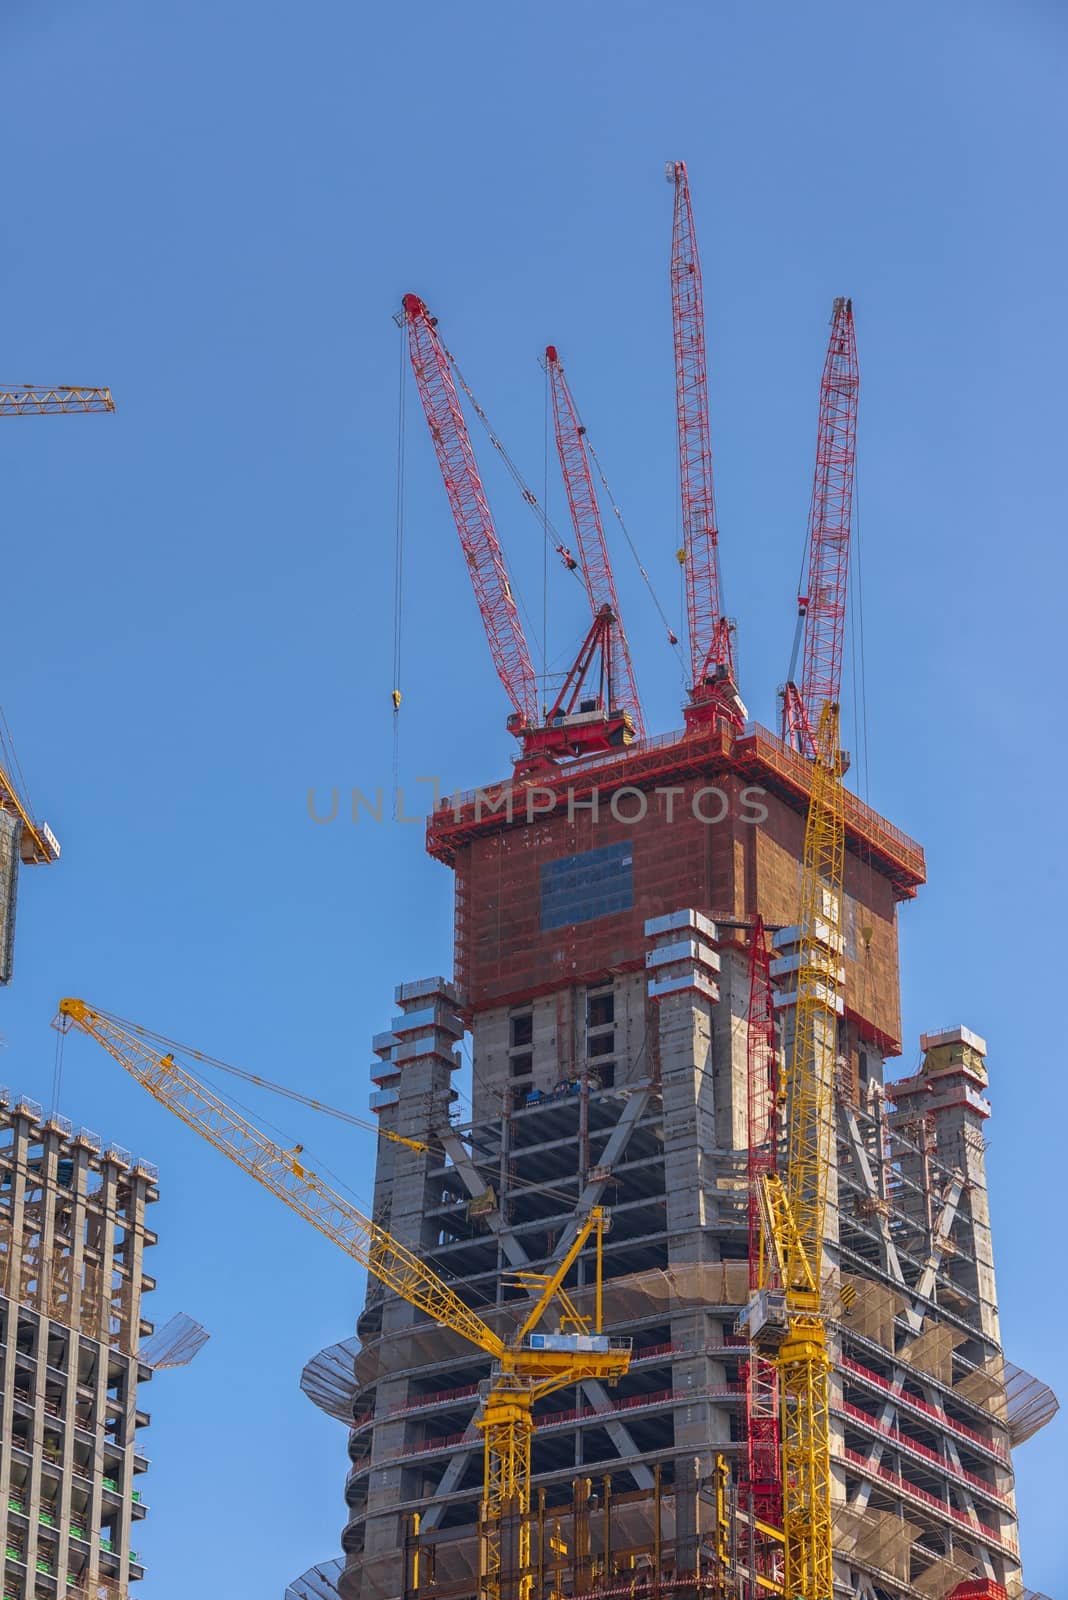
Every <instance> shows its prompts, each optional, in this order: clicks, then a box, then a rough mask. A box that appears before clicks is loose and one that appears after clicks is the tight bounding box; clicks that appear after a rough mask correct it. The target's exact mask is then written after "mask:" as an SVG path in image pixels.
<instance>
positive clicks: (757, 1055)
mask: <svg viewBox="0 0 1068 1600" xmlns="http://www.w3.org/2000/svg"><path fill="white" fill-rule="evenodd" d="M746 1065H747V1083H748V1157H747V1176H748V1185H749V1289H750V1293H751V1294H754V1293H756V1292H757V1291H758V1290H760V1289H768V1288H775V1287H776V1286H777V1285H776V1284H775V1282H774V1281H771V1280H772V1277H773V1275H772V1272H771V1267H770V1262H771V1260H772V1259H773V1258H772V1256H771V1252H770V1251H769V1250H768V1249H767V1247H766V1241H765V1239H764V1235H763V1229H762V1225H761V1211H760V1193H761V1190H762V1188H763V1179H764V1175H765V1173H774V1172H775V1171H776V1170H777V1167H778V1094H779V1070H778V1046H777V1042H776V1034H775V1000H774V995H773V992H772V986H771V951H770V947H769V945H768V938H767V931H766V929H765V927H764V919H763V917H761V916H760V915H759V914H758V915H757V916H756V918H755V920H754V923H753V933H752V944H751V947H750V957H749V1017H748V1028H747V1042H746ZM745 1379H746V1458H745V1465H744V1469H743V1481H744V1488H743V1496H744V1498H745V1499H746V1500H748V1502H749V1504H748V1506H747V1509H748V1511H749V1523H748V1533H749V1541H748V1542H749V1551H748V1557H749V1560H748V1565H749V1568H750V1571H751V1573H752V1574H753V1575H754V1577H756V1576H757V1575H760V1576H762V1577H765V1578H772V1577H774V1576H775V1569H776V1566H777V1564H778V1563H779V1562H780V1561H781V1555H782V1544H781V1540H775V1539H772V1538H770V1537H769V1536H768V1535H766V1534H762V1533H761V1530H760V1528H759V1526H758V1524H760V1523H764V1524H765V1525H767V1526H771V1527H774V1528H781V1527H782V1476H781V1472H782V1454H781V1445H780V1436H779V1397H778V1376H777V1373H776V1370H775V1366H774V1363H773V1362H771V1361H768V1360H767V1359H766V1358H765V1357H764V1356H762V1355H760V1354H759V1353H758V1352H757V1351H756V1350H755V1349H752V1350H751V1351H750V1355H749V1359H748V1361H747V1363H746V1372H745ZM751 1592H752V1593H753V1594H756V1593H757V1592H758V1585H757V1584H756V1583H754V1584H753V1586H752V1590H751Z"/></svg>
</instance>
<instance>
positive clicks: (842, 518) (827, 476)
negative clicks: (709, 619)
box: [783, 296, 860, 756]
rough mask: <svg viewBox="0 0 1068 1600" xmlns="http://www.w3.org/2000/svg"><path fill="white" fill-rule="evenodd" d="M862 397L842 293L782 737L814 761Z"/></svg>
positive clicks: (840, 632) (840, 636) (843, 567)
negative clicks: (799, 636) (797, 658)
mask: <svg viewBox="0 0 1068 1600" xmlns="http://www.w3.org/2000/svg"><path fill="white" fill-rule="evenodd" d="M859 396H860V367H859V364H858V361H857V341H856V333H855V330H854V326H853V302H852V300H848V299H846V298H845V297H844V296H840V297H839V298H838V299H836V300H835V302H834V307H833V311H832V314H831V336H830V340H829V342H828V345H827V355H826V358H825V360H824V364H823V376H822V378H821V380H820V413H819V427H818V430H817V435H816V471H815V475H814V477H813V482H812V501H811V506H810V510H809V537H808V557H807V568H806V578H805V581H804V585H803V589H802V592H801V593H800V594H799V595H798V601H797V608H798V625H799V627H800V628H802V629H803V635H804V637H803V642H802V665H801V683H800V687H798V686H797V685H796V684H795V683H794V682H793V677H794V671H795V667H796V661H795V662H792V663H791V667H790V680H791V681H790V682H788V683H787V685H786V689H785V691H784V699H783V723H784V726H783V737H784V738H785V739H787V740H788V742H790V743H791V744H793V745H795V746H796V747H797V748H798V749H800V750H801V751H802V752H803V753H804V754H805V755H808V756H814V755H815V742H816V725H817V723H818V722H819V718H820V712H821V710H822V708H823V707H824V706H825V705H826V704H828V703H829V702H834V703H837V702H838V701H839V699H840V698H841V692H842V653H843V648H844V645H845V618H846V596H847V588H848V579H849V539H850V526H851V520H852V511H853V485H854V476H855V463H856V450H857V404H858V400H859ZM795 656H796V644H795Z"/></svg>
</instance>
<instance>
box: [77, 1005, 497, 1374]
mask: <svg viewBox="0 0 1068 1600" xmlns="http://www.w3.org/2000/svg"><path fill="white" fill-rule="evenodd" d="M59 1017H60V1019H61V1026H63V1025H64V1024H65V1025H66V1026H67V1027H69V1026H71V1025H73V1026H76V1027H78V1028H80V1029H81V1031H82V1032H83V1033H87V1034H89V1035H90V1037H91V1038H94V1039H95V1040H96V1041H97V1043H98V1044H101V1045H103V1047H104V1049H105V1050H106V1051H107V1052H108V1054H109V1055H110V1056H112V1057H113V1058H114V1059H115V1060H116V1061H117V1062H118V1063H119V1066H120V1067H123V1068H125V1070H126V1071H127V1072H128V1073H129V1074H130V1076H131V1077H133V1078H136V1080H137V1082H138V1083H140V1084H141V1085H142V1087H143V1088H145V1089H147V1090H148V1092H149V1094H151V1095H152V1096H153V1097H154V1098H155V1099H156V1100H158V1101H160V1102H161V1104H163V1105H165V1106H166V1107H167V1108H168V1109H169V1110H170V1111H173V1112H174V1114H175V1116H177V1117H180V1118H181V1120H182V1121H183V1122H184V1123H185V1124H186V1126H187V1127H190V1128H193V1129H194V1130H195V1131H196V1132H197V1133H199V1134H200V1135H201V1137H202V1138H204V1139H207V1141H208V1143H209V1144H212V1145H214V1146H215V1148H216V1150H221V1151H222V1153H223V1155H225V1156H229V1157H230V1160H231V1161H234V1162H236V1164H237V1165H238V1166H239V1167H241V1168H242V1169H243V1170H244V1171H245V1172H247V1173H248V1174H249V1176H250V1177H252V1178H255V1179H256V1181H257V1182H258V1183H261V1184H263V1186H264V1188H265V1189H269V1190H270V1191H271V1193H272V1194H275V1195H277V1196H278V1198H279V1199H280V1200H283V1201H284V1202H285V1203H286V1205H288V1206H289V1207H290V1209H291V1210H293V1211H295V1212H297V1214H298V1216H302V1217H303V1218H304V1220H305V1221H306V1222H310V1223H311V1225H312V1227H313V1228H317V1229H318V1230H319V1232H320V1233H322V1234H325V1236H326V1237H327V1238H328V1239H331V1240H333V1242H334V1243H335V1244H337V1245H340V1247H341V1248H342V1249H343V1250H344V1251H346V1253H347V1254H348V1255H350V1256H352V1258H353V1260H355V1261H358V1262H359V1263H360V1265H361V1266H363V1267H365V1268H366V1269H367V1271H368V1272H370V1273H373V1274H374V1276H375V1277H376V1278H378V1279H379V1280H380V1281H381V1282H382V1283H384V1284H385V1285H386V1287H387V1288H389V1289H392V1290H393V1291H394V1293H396V1294H399V1295H401V1296H402V1298H403V1299H405V1300H407V1301H408V1302H409V1304H411V1305H414V1306H417V1307H418V1308H419V1310H420V1311H424V1312H425V1313H426V1315H427V1316H428V1317H430V1318H431V1319H432V1320H433V1321H435V1322H440V1323H442V1324H443V1325H444V1326H445V1327H448V1328H452V1329H454V1330H455V1331H456V1332H457V1333H460V1334H462V1335H463V1336H464V1338H465V1339H468V1340H470V1342H471V1343H472V1344H475V1345H478V1347H479V1348H480V1349H482V1350H485V1351H486V1352H487V1354H489V1355H492V1356H497V1357H500V1356H502V1355H503V1354H504V1351H505V1345H504V1341H503V1340H502V1339H501V1338H500V1337H499V1336H498V1335H497V1334H496V1333H494V1331H493V1329H492V1328H490V1327H488V1326H487V1324H486V1323H485V1322H483V1320H482V1318H481V1317H480V1316H479V1315H478V1314H477V1312H475V1311H472V1310H471V1308H470V1307H469V1306H466V1305H465V1304H464V1302H463V1301H462V1300H461V1299H460V1297H459V1295H458V1294H457V1293H456V1292H455V1290H453V1289H450V1288H449V1286H448V1284H447V1283H444V1282H443V1281H442V1279H441V1278H439V1277H438V1275H437V1273H435V1272H434V1271H432V1270H431V1268H430V1267H428V1266H427V1265H426V1263H425V1262H423V1261H421V1260H420V1259H419V1257H418V1256H417V1255H416V1254H415V1253H414V1251H411V1250H409V1249H407V1247H406V1246H405V1245H403V1244H401V1243H399V1241H398V1240H396V1239H394V1238H393V1237H392V1235H391V1234H389V1233H387V1232H386V1230H385V1229H384V1228H381V1227H379V1226H378V1224H377V1223H375V1222H372V1221H371V1219H370V1218H369V1217H365V1216H364V1215H363V1213H362V1212H361V1211H358V1210H357V1209H356V1207H355V1206H354V1205H352V1204H351V1202H350V1201H348V1200H345V1199H343V1198H342V1197H341V1195H339V1194H336V1193H335V1192H334V1190H333V1189H331V1188H329V1186H328V1185H327V1184H325V1183H323V1181H322V1180H321V1179H320V1178H317V1177H316V1176H315V1174H314V1173H313V1172H308V1171H307V1170H306V1168H305V1167H303V1166H302V1165H301V1163H300V1161H299V1160H298V1156H299V1154H300V1147H299V1146H298V1147H297V1149H296V1150H284V1149H283V1148H282V1146H281V1145H278V1144H276V1143H275V1142H274V1141H273V1140H272V1139H269V1138H268V1137H267V1135H266V1134H264V1133H261V1132H260V1131H259V1129H258V1128H255V1127H253V1125H252V1123H250V1122H248V1121H247V1120H246V1119H245V1118H244V1117H242V1116H241V1115H240V1114H239V1113H238V1112H237V1111H235V1110H234V1109H233V1108H232V1107H231V1106H229V1105H227V1104H226V1102H225V1101H224V1100H220V1099H219V1097H218V1096H217V1095H214V1094H212V1093H211V1091H210V1089H207V1088H205V1086H204V1085H203V1084H202V1083H200V1082H198V1080H197V1079H196V1078H194V1077H192V1075H191V1074H190V1073H188V1072H186V1071H185V1070H184V1069H183V1068H182V1067H181V1066H179V1064H178V1063H177V1061H176V1060H175V1059H174V1056H173V1055H172V1054H170V1053H169V1052H168V1053H166V1054H162V1055H161V1054H160V1052H159V1051H158V1050H156V1049H154V1048H153V1047H152V1046H151V1045H150V1044H149V1043H148V1042H147V1041H146V1040H145V1039H143V1038H141V1037H139V1036H138V1034H137V1033H136V1032H135V1031H134V1030H133V1029H131V1028H130V1027H129V1026H128V1025H127V1024H125V1023H123V1022H122V1021H121V1020H120V1019H119V1018H117V1017H114V1016H111V1015H110V1014H109V1013H107V1012H103V1011H95V1010H93V1009H92V1008H91V1007H90V1006H88V1005H87V1004H86V1003H85V1001H84V1000H76V999H65V1000H61V1001H60V1004H59Z"/></svg>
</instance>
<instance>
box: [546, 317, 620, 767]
mask: <svg viewBox="0 0 1068 1600" xmlns="http://www.w3.org/2000/svg"><path fill="white" fill-rule="evenodd" d="M545 362H546V366H547V368H548V372H549V385H550V389H551V392H552V400H553V427H554V431H555V434H556V451H557V454H558V456H559V457H560V470H561V472H562V474H563V478H564V487H565V489H566V491H567V503H568V507H569V509H570V511H571V522H572V526H573V527H574V529H575V539H576V541H577V543H578V547H579V555H580V557H581V571H582V577H583V581H584V583H585V585H586V593H587V595H588V597H589V602H590V611H591V613H592V615H593V617H594V620H596V619H597V617H598V616H601V615H603V614H604V608H605V607H607V608H608V610H609V612H610V613H611V624H612V627H613V641H614V652H613V665H614V667H615V672H614V673H610V674H609V678H610V683H609V704H610V706H611V707H612V709H615V708H616V707H617V706H622V707H624V708H625V709H626V710H627V711H629V713H630V716H631V721H632V723H633V727H634V736H635V738H638V739H642V738H644V736H645V726H644V720H643V717H642V708H641V702H640V700H639V698H638V685H637V682H636V680H635V677H634V665H633V662H632V661H631V655H630V646H629V645H628V643H627V636H626V633H625V632H624V629H623V615H622V612H621V611H620V609H619V597H618V595H617V593H616V585H615V578H614V576H613V573H612V565H611V561H610V559H609V555H608V543H607V540H606V539H605V535H604V525H603V523H602V521H601V512H600V508H599V506H598V504H597V491H596V489H595V488H594V483H593V474H592V473H591V471H590V463H589V457H588V456H587V454H586V443H585V437H586V429H585V428H584V427H583V425H582V423H581V421H580V420H579V414H578V409H577V407H576V406H575V402H574V399H573V397H572V394H571V389H570V387H569V385H568V381H567V378H566V376H565V374H564V368H563V364H562V362H561V360H560V356H559V353H558V351H557V349H556V346H555V345H552V344H550V345H548V346H546V350H545ZM613 680H614V681H613Z"/></svg>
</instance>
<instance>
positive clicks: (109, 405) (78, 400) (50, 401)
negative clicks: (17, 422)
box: [0, 386, 115, 417]
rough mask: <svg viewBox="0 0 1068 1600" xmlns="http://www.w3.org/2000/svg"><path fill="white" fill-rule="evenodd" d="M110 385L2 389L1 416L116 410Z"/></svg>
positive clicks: (0, 390) (53, 414) (47, 415)
mask: <svg viewBox="0 0 1068 1600" xmlns="http://www.w3.org/2000/svg"><path fill="white" fill-rule="evenodd" d="M114 409H115V402H114V400H113V399H112V398H111V390H110V389H82V388H67V387H61V388H56V389H34V388H31V387H29V386H27V387H26V388H22V389H0V417H27V416H44V417H49V416H55V415H57V414H59V413H60V412H64V411H114Z"/></svg>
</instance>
